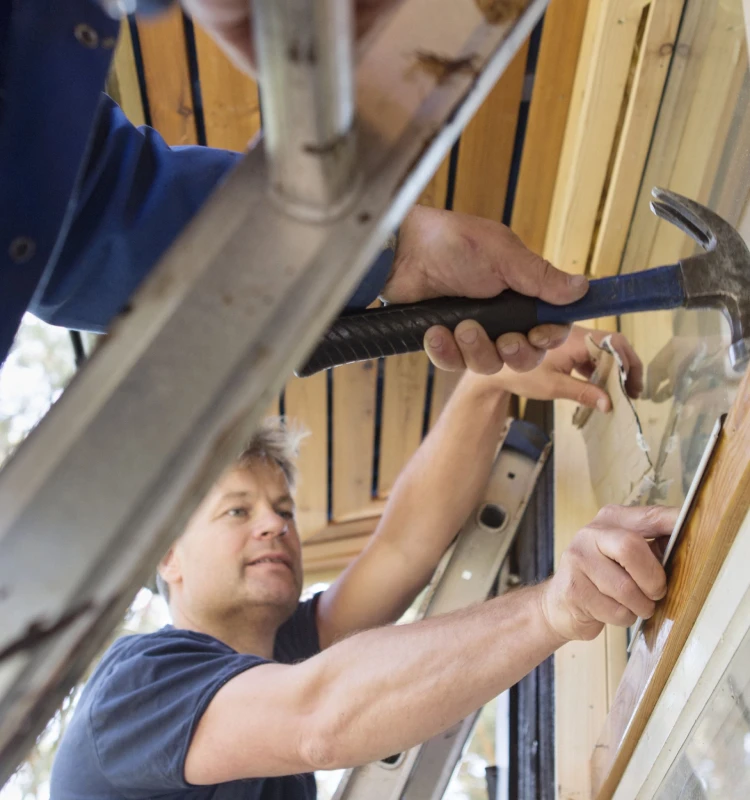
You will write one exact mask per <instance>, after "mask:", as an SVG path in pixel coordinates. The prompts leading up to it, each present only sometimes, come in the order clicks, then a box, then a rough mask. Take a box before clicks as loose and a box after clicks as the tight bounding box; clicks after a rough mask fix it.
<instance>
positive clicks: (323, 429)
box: [284, 372, 328, 541]
mask: <svg viewBox="0 0 750 800" xmlns="http://www.w3.org/2000/svg"><path fill="white" fill-rule="evenodd" d="M327 384H328V375H327V373H325V372H319V373H317V374H315V375H311V376H310V377H309V378H292V379H291V380H290V381H289V382H288V383H287V385H286V388H285V390H284V411H285V415H286V418H287V419H288V420H289V421H290V422H292V423H294V422H298V423H300V424H301V425H303V426H304V427H305V428H306V429H307V430H308V431H309V432H310V435H309V436H308V437H307V438H306V439H304V440H303V442H302V444H301V447H300V454H299V458H298V461H297V465H298V468H299V481H298V485H297V491H296V492H295V501H296V505H297V528H298V530H299V533H300V536H301V537H302V540H303V541H305V540H307V539H309V538H311V537H313V536H315V535H316V534H318V533H320V532H321V531H323V530H325V529H326V527H327V526H328V386H327Z"/></svg>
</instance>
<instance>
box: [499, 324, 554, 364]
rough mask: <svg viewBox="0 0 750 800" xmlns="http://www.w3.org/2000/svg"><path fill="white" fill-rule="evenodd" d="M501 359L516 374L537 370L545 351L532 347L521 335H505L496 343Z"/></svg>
mask: <svg viewBox="0 0 750 800" xmlns="http://www.w3.org/2000/svg"><path fill="white" fill-rule="evenodd" d="M495 346H496V347H497V351H498V353H500V358H501V359H502V360H503V361H504V362H505V364H506V366H508V367H510V368H511V369H512V370H514V371H515V372H529V371H530V370H532V369H536V367H538V366H539V365H540V364H541V363H542V360H543V359H544V350H537V349H536V347H532V346H531V345H530V344H529V342H528V340H527V339H526V337H525V336H523V335H522V334H520V333H505V334H503V335H502V336H501V337H500V338H499V339H498V340H497V341H496V342H495Z"/></svg>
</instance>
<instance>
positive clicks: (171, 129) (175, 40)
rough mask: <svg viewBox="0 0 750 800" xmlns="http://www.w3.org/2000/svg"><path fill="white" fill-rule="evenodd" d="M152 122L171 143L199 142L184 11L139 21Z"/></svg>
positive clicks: (174, 10) (176, 8) (174, 9)
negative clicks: (183, 16)
mask: <svg viewBox="0 0 750 800" xmlns="http://www.w3.org/2000/svg"><path fill="white" fill-rule="evenodd" d="M138 39H139V41H140V46H141V55H142V56H143V69H144V72H145V74H146V93H147V95H148V105H149V110H150V112H151V124H152V125H153V126H154V128H156V130H157V131H159V133H160V134H161V135H162V136H163V137H164V139H165V141H166V142H167V144H169V145H182V144H197V142H198V136H197V132H196V127H195V109H194V106H193V92H192V88H191V85H190V69H189V67H188V57H187V47H186V44H185V27H184V21H183V18H182V11H181V10H180V8H179V6H173V7H172V8H171V9H170V10H169V11H167V12H165V13H164V14H161V15H160V16H158V17H156V18H154V19H139V20H138Z"/></svg>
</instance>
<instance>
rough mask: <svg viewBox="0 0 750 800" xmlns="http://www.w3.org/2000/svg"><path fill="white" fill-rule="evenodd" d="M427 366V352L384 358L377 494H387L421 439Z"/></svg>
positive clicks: (382, 495) (384, 495)
mask: <svg viewBox="0 0 750 800" xmlns="http://www.w3.org/2000/svg"><path fill="white" fill-rule="evenodd" d="M428 368H429V362H428V360H427V357H426V356H425V354H424V353H410V354H409V355H405V356H392V357H391V358H387V359H386V361H385V374H384V383H383V416H382V423H381V428H380V463H379V468H378V497H387V496H388V493H389V492H390V490H391V489H392V488H393V484H394V483H395V481H396V478H398V476H399V473H400V472H401V470H402V469H403V468H404V465H405V464H406V462H407V461H408V460H409V458H411V456H412V454H413V453H414V452H415V451H416V449H417V448H418V447H419V443H420V441H421V440H422V425H423V422H424V404H425V389H426V387H427V373H428Z"/></svg>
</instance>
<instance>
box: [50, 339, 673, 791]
mask: <svg viewBox="0 0 750 800" xmlns="http://www.w3.org/2000/svg"><path fill="white" fill-rule="evenodd" d="M599 336H600V337H601V334H599ZM614 344H615V346H616V347H617V348H618V350H619V352H620V354H621V355H622V357H623V360H624V362H625V363H626V365H629V367H630V374H631V375H633V374H635V373H637V372H638V370H639V369H640V362H639V361H638V359H637V356H636V355H635V354H634V353H633V351H632V349H631V348H630V346H629V345H628V344H627V342H626V341H625V340H624V339H623V338H622V337H619V336H616V337H615V342H614ZM573 368H578V369H579V370H581V371H583V372H584V373H586V372H589V371H590V369H591V364H590V363H589V357H588V354H587V349H586V344H585V341H584V331H583V329H580V328H576V329H574V330H573V333H572V335H571V337H570V338H569V339H568V341H567V342H566V344H565V345H563V346H562V347H560V348H558V349H557V350H555V351H553V352H552V353H551V354H550V355H549V356H548V357H547V359H546V360H545V361H544V362H543V363H542V364H541V365H540V366H539V367H537V368H536V369H535V370H532V371H531V372H528V373H525V374H523V375H519V374H516V373H513V372H510V371H508V370H503V371H501V372H500V373H498V374H496V375H493V376H480V375H476V374H474V373H470V372H467V373H466V374H465V375H464V377H463V378H462V380H461V381H460V383H459V385H458V387H457V388H456V390H455V392H454V394H453V396H452V397H451V399H450V401H449V403H448V405H447V406H446V408H445V410H444V412H443V414H442V416H441V418H440V420H439V422H438V424H437V425H436V426H435V427H434V428H433V430H432V431H431V432H430V434H429V436H428V437H427V438H426V439H425V441H424V442H423V443H422V445H421V446H420V448H419V450H418V451H417V453H416V454H415V455H414V457H413V458H412V459H411V461H410V462H409V464H408V465H407V467H406V468H405V469H404V471H403V472H402V474H401V475H400V476H399V478H398V481H397V482H396V485H395V486H394V488H393V490H392V492H391V494H390V497H389V499H388V503H387V506H386V508H385V511H384V513H383V516H382V518H381V520H380V522H379V524H378V526H377V530H376V532H375V533H374V535H373V536H372V538H371V539H370V541H369V542H368V544H367V546H366V548H365V549H364V551H363V552H362V553H361V554H360V555H359V556H358V557H357V558H356V559H355V560H354V561H353V562H352V563H351V564H350V565H349V566H348V567H347V568H346V569H345V570H344V572H343V573H342V574H341V575H340V576H339V577H338V578H337V579H336V581H335V582H334V583H333V584H332V585H331V586H330V587H329V588H328V589H326V590H325V591H324V592H321V593H320V594H317V595H316V596H315V597H313V598H312V599H311V600H308V601H306V602H303V603H299V597H300V592H301V588H302V557H301V544H300V540H299V537H298V534H297V529H296V525H295V510H294V500H293V496H292V495H293V489H294V480H295V469H294V455H295V452H296V443H295V441H294V439H295V437H294V435H293V434H292V433H291V432H290V431H289V430H287V429H285V428H284V427H283V426H281V425H279V424H278V423H274V422H267V423H266V424H265V426H264V427H263V428H261V430H260V431H259V432H258V433H257V434H256V435H255V436H254V438H253V440H252V441H251V443H250V444H249V446H248V447H247V449H246V450H245V451H244V452H243V453H242V454H241V455H240V457H239V458H238V459H237V461H236V463H235V464H234V465H233V466H232V467H231V468H229V469H228V470H227V471H226V472H225V473H224V474H223V475H222V477H221V478H220V479H219V481H218V482H217V483H216V485H215V486H214V487H213V488H212V490H211V491H210V492H209V494H208V495H207V496H206V497H205V498H204V500H203V501H202V503H201V504H200V505H199V507H198V509H197V510H196V512H195V513H194V514H193V516H192V517H191V518H190V520H189V522H188V524H187V526H186V529H185V531H184V532H183V534H182V535H181V536H180V538H179V539H178V540H177V541H176V542H174V544H173V545H172V547H171V548H170V549H169V551H168V552H167V553H166V555H165V556H164V557H163V558H162V560H161V562H160V564H159V568H158V572H159V578H158V581H159V584H160V588H161V590H162V592H163V594H165V595H166V596H167V598H168V601H169V606H170V611H171V614H172V618H173V620H174V625H172V626H167V627H166V628H164V629H162V630H160V631H158V632H156V633H152V634H147V635H134V636H128V637H125V638H122V639H120V640H118V641H117V642H115V644H114V645H113V646H112V647H111V648H110V650H109V651H108V652H107V653H106V655H105V656H104V658H103V660H102V661H101V663H100V664H99V665H98V667H97V668H96V671H95V672H94V674H93V676H92V677H91V679H90V681H89V682H88V684H87V686H86V687H85V689H84V691H83V693H82V696H81V699H80V701H79V703H78V706H77V708H76V711H75V714H74V717H73V719H72V721H71V723H70V726H69V728H68V730H67V731H66V733H65V735H64V737H63V741H62V743H61V745H60V749H59V752H58V755H57V760H56V761H55V764H54V768H53V772H52V781H51V798H52V800H146V799H147V798H164V799H165V800H177V798H180V799H181V800H209V799H210V800H281V799H282V798H283V799H284V800H313V798H314V797H315V783H314V779H313V776H312V774H311V773H312V772H313V771H314V770H317V769H338V768H345V767H353V766H356V765H359V764H363V763H366V762H370V761H375V760H378V759H382V758H384V757H386V756H390V755H392V754H393V753H398V752H401V751H403V750H406V749H408V748H410V747H413V746H414V745H416V744H418V743H420V742H422V741H424V740H426V739H428V738H430V737H432V736H434V735H436V734H438V733H439V732H441V731H443V730H445V729H446V728H447V727H449V726H451V725H453V724H454V723H455V722H457V721H458V720H459V719H461V718H462V717H464V716H466V715H468V714H469V713H471V712H472V711H474V710H476V709H477V708H479V707H480V706H481V705H483V704H484V703H486V702H487V701H489V700H490V699H491V698H493V697H495V696H496V695H497V694H499V693H500V692H502V691H503V690H505V689H507V688H508V687H509V686H511V685H512V684H514V683H515V682H516V681H518V680H519V679H520V678H521V677H522V676H523V675H525V674H526V673H527V672H528V671H529V670H531V669H533V667H534V666H536V665H537V664H539V663H540V662H541V661H543V660H544V659H545V658H547V657H548V656H549V655H550V654H551V653H553V652H554V651H555V650H556V649H557V648H558V647H560V646H561V645H563V644H564V643H565V642H567V641H570V640H572V639H593V638H594V637H595V636H597V635H598V634H599V632H600V631H601V630H602V628H603V624H604V623H608V622H609V623H614V624H618V625H630V624H632V623H633V621H634V620H635V617H636V616H638V615H640V616H643V617H648V616H650V615H651V614H652V613H653V611H654V606H655V601H656V600H658V599H659V598H661V597H663V595H664V594H665V591H666V580H665V575H664V571H663V569H662V568H661V566H660V564H659V562H658V560H657V558H656V557H655V555H654V554H653V553H652V551H651V549H650V548H649V544H648V542H649V540H651V539H654V538H659V537H663V536H667V535H668V534H669V533H670V532H671V530H672V526H673V524H674V521H675V516H676V515H675V512H674V511H673V510H671V509H666V508H662V509H654V508H650V509H646V508H622V507H614V506H610V507H607V508H606V509H604V510H602V511H601V512H600V513H599V515H598V516H597V517H596V519H595V520H594V521H593V522H592V523H591V525H589V526H588V527H586V528H584V529H583V530H582V531H581V532H579V534H578V535H577V537H576V538H575V539H574V541H573V543H572V545H571V547H570V548H569V550H568V551H567V553H565V554H564V555H563V557H562V560H561V563H560V567H559V570H558V572H557V573H556V574H555V575H554V576H553V577H552V578H551V579H549V580H547V581H545V582H544V583H541V584H539V585H536V586H529V587H524V588H522V589H519V590H517V591H513V592H511V593H508V594H505V595H502V596H500V597H498V598H495V599H492V600H489V601H487V602H485V603H480V604H478V605H476V606H474V607H472V608H467V609H465V610H462V611H459V612H455V613H452V614H447V615H445V616H443V617H440V618H435V619H429V620H424V621H420V622H416V623H413V624H411V625H401V626H392V625H389V624H388V623H392V622H394V621H395V620H397V619H398V618H399V617H400V616H401V615H402V614H403V612H404V611H405V610H406V608H408V606H409V605H410V604H411V603H412V601H413V600H414V598H415V597H416V596H417V594H418V593H419V592H420V591H421V590H422V588H423V587H424V586H425V585H426V584H427V582H428V581H429V579H430V577H431V575H432V573H433V571H434V569H435V567H436V565H437V563H438V561H439V560H440V558H441V556H442V554H443V553H444V552H445V550H446V548H447V547H448V546H449V544H450V542H451V540H452V539H453V537H454V535H455V532H456V531H457V530H458V529H459V528H460V526H461V525H462V523H463V522H464V520H465V519H466V517H467V516H468V515H469V513H470V512H471V510H472V508H473V507H474V506H475V504H476V503H477V502H478V500H479V498H480V496H481V492H482V491H483V489H484V487H485V485H486V482H487V479H488V475H489V471H490V468H491V464H492V461H493V458H494V455H495V452H496V449H497V445H498V442H499V439H500V437H501V435H502V430H503V426H504V423H505V418H506V409H507V402H508V397H509V394H508V392H510V391H514V392H518V393H521V394H525V395H527V396H531V397H537V398H541V399H550V398H553V397H558V396H562V395H565V396H568V395H570V394H571V393H572V392H573V390H574V389H575V390H576V391H577V393H578V394H579V396H582V397H584V398H585V399H586V402H587V403H589V404H590V405H596V404H597V401H600V400H601V401H602V402H603V404H604V405H605V406H606V405H607V403H608V398H607V396H606V394H605V393H604V392H603V391H602V390H601V389H598V388H597V387H594V386H592V385H591V384H589V383H587V382H586V381H581V380H578V379H576V378H573V377H572V376H571V375H570V372H571V371H572V369H573Z"/></svg>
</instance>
